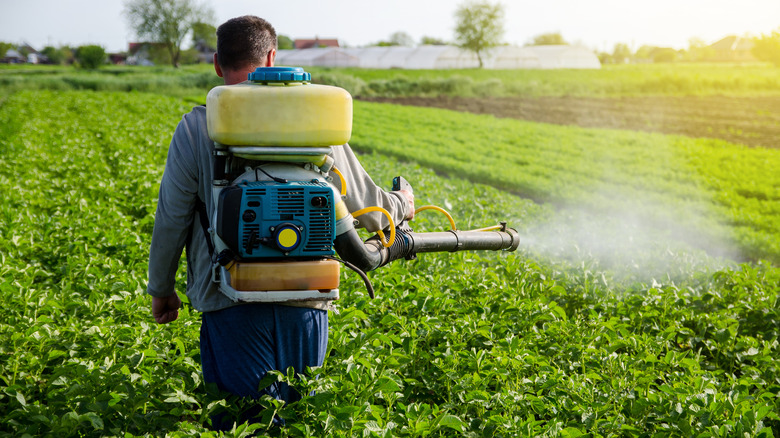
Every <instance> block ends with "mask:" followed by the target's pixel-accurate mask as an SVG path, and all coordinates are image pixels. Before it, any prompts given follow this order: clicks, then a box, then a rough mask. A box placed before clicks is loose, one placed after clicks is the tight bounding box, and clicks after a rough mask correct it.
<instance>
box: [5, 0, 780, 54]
mask: <svg viewBox="0 0 780 438" xmlns="http://www.w3.org/2000/svg"><path fill="white" fill-rule="evenodd" d="M196 1H198V2H200V3H201V4H207V5H209V6H211V8H212V9H213V10H214V12H215V17H216V19H217V23H215V24H219V23H221V22H223V21H225V20H227V19H229V18H232V17H235V16H238V15H245V14H252V15H257V16H260V17H263V18H265V19H267V20H268V21H269V22H271V23H272V24H273V25H274V27H275V28H276V31H277V33H278V34H281V35H286V36H288V37H290V38H292V39H296V38H314V37H319V38H323V39H324V38H336V39H338V40H339V41H340V43H341V45H346V46H351V47H359V46H364V45H369V44H371V43H375V42H378V41H381V40H388V39H389V38H390V35H392V34H393V33H395V32H406V33H407V34H409V35H410V36H412V38H413V39H414V40H415V41H416V42H419V41H420V39H421V38H422V37H423V36H429V37H435V38H439V39H443V40H452V39H453V38H454V23H455V19H454V12H455V9H456V8H457V7H458V5H460V4H462V3H463V2H462V1H461V0H384V1H378V0H295V1H284V0H274V1H267V0H196ZM499 2H500V3H502V4H503V5H504V6H505V11H506V15H505V23H504V25H505V34H504V42H506V43H509V44H516V45H523V44H525V43H527V42H529V41H530V40H532V39H533V37H534V36H537V35H540V34H544V33H551V32H557V33H560V34H561V35H562V36H563V38H564V39H565V40H566V41H567V42H569V43H579V44H583V45H585V46H587V47H589V48H591V49H594V50H598V51H607V52H611V51H612V49H613V48H614V45H615V44H616V43H625V44H628V45H629V47H631V48H632V49H633V50H636V49H637V48H639V47H640V46H642V45H653V46H661V47H673V48H675V49H684V48H687V47H688V45H689V41H690V39H691V38H698V39H700V40H703V41H704V42H706V43H713V42H715V41H717V40H719V39H721V38H722V37H725V36H728V35H739V36H744V35H748V34H749V35H754V36H758V35H761V34H769V33H770V32H772V31H773V30H777V29H778V28H780V1H777V0H740V1H734V0H652V1H646V0H645V1H638V0H536V1H527V0H500V1H499ZM123 5H124V1H123V0H0V41H3V42H10V43H22V42H27V43H29V44H30V45H32V47H33V48H36V49H38V50H40V49H42V48H43V47H44V46H47V45H51V46H55V47H56V46H61V45H69V46H80V45H85V44H98V45H101V46H103V47H104V48H105V49H106V50H107V51H109V52H119V51H125V50H127V45H128V43H129V42H131V41H137V39H136V38H135V36H134V34H133V32H132V30H131V29H130V28H129V26H128V24H127V20H126V18H125V17H124V16H123V14H122V11H123V7H124V6H123ZM188 46H189V41H187V42H186V43H185V47H188Z"/></svg>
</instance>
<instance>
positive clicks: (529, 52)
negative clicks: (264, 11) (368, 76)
mask: <svg viewBox="0 0 780 438" xmlns="http://www.w3.org/2000/svg"><path fill="white" fill-rule="evenodd" d="M483 61H484V66H485V68H488V69H497V70H498V69H502V70H504V69H524V68H601V63H600V62H599V60H598V58H597V57H596V55H595V54H594V53H593V52H591V51H590V50H588V49H586V48H583V47H577V46H530V47H517V46H501V47H497V48H495V49H493V50H491V51H489V52H488V53H486V54H485V55H484V57H483ZM276 64H278V65H290V66H321V67H361V68H378V69H390V68H398V69H429V70H439V69H459V68H477V67H479V60H478V59H477V56H476V55H475V54H474V53H473V52H470V51H467V50H463V49H460V48H458V47H455V46H419V47H401V46H392V47H364V48H317V49H296V50H279V51H277V55H276Z"/></svg>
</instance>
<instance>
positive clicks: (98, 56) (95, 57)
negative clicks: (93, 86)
mask: <svg viewBox="0 0 780 438" xmlns="http://www.w3.org/2000/svg"><path fill="white" fill-rule="evenodd" d="M76 62H78V64H79V66H80V67H81V68H84V69H87V70H95V69H97V68H98V67H100V66H102V65H103V64H105V63H106V51H105V49H103V48H102V47H100V46H96V45H88V46H81V47H79V48H78V49H76Z"/></svg>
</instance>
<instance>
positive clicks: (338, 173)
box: [330, 167, 347, 196]
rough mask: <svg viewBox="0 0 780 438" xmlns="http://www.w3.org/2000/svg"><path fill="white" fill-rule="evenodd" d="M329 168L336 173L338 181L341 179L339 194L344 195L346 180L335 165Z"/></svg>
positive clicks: (345, 192)
mask: <svg viewBox="0 0 780 438" xmlns="http://www.w3.org/2000/svg"><path fill="white" fill-rule="evenodd" d="M330 170H331V171H332V172H333V173H335V174H336V175H338V176H339V181H341V196H344V195H346V194H347V181H345V180H344V175H342V174H341V172H339V170H338V169H336V167H332V168H331V169H330Z"/></svg>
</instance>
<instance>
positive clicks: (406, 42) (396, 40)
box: [390, 31, 414, 47]
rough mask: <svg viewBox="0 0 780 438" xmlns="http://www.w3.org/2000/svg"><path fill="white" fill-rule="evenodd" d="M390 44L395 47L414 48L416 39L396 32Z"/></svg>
mask: <svg viewBox="0 0 780 438" xmlns="http://www.w3.org/2000/svg"><path fill="white" fill-rule="evenodd" d="M390 43H392V44H393V45H394V46H402V47H412V46H414V38H412V36H411V35H409V34H408V33H406V32H402V31H399V32H394V33H393V34H392V35H390Z"/></svg>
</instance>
